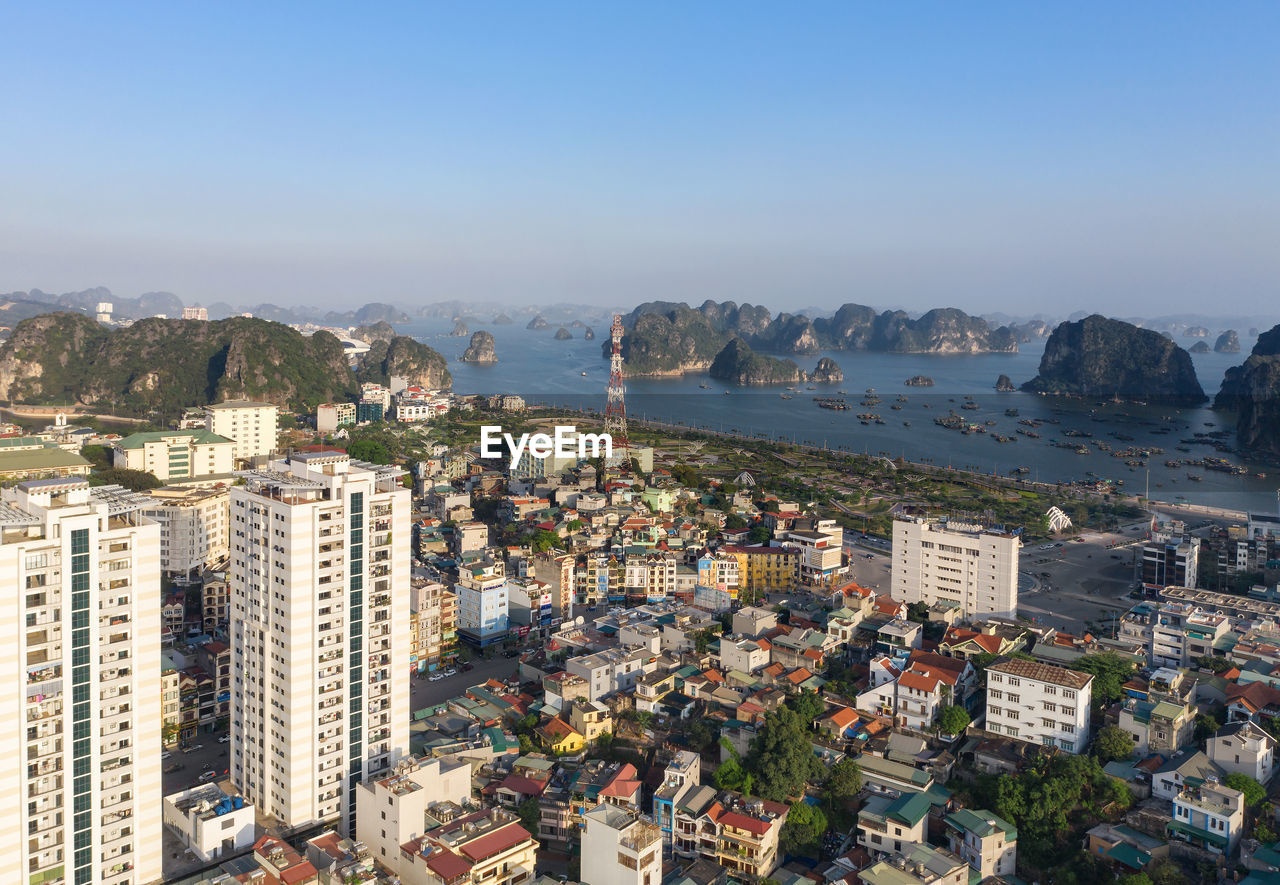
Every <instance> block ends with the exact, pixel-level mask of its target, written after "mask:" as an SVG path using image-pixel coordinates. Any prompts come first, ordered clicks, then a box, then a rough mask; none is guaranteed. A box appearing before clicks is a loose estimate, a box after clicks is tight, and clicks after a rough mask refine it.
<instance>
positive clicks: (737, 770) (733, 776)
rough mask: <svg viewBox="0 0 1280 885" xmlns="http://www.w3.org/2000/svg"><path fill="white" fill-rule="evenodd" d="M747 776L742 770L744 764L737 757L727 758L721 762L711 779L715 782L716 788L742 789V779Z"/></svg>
mask: <svg viewBox="0 0 1280 885" xmlns="http://www.w3.org/2000/svg"><path fill="white" fill-rule="evenodd" d="M746 776H747V773H746V772H745V771H743V770H742V764H741V763H740V762H738V760H737V759H726V760H725V761H724V762H721V763H720V767H719V768H717V769H716V770H715V773H714V774H712V775H711V779H712V780H713V781H714V782H715V785H716V789H719V790H741V789H742V779H743V778H744V777H746Z"/></svg>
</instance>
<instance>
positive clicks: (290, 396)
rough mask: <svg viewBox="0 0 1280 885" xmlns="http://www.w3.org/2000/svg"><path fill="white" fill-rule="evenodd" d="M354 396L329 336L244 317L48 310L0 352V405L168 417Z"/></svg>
mask: <svg viewBox="0 0 1280 885" xmlns="http://www.w3.org/2000/svg"><path fill="white" fill-rule="evenodd" d="M356 392H357V385H356V381H355V377H354V375H353V374H352V371H351V368H350V366H349V365H348V364H347V357H346V354H345V352H344V350H343V347H342V344H341V343H340V342H339V341H338V339H337V338H335V337H334V336H333V335H330V334H329V333H327V332H317V333H316V334H315V335H312V336H311V337H306V336H304V335H302V334H301V333H300V332H297V331H295V330H293V329H291V328H289V327H288V326H282V325H280V324H278V323H271V322H268V321H266V320H259V319H249V318H245V317H236V318H232V319H227V320H218V321H213V322H208V323H192V322H184V321H183V320H171V319H155V318H150V319H144V320H139V321H138V322H136V323H134V324H133V325H132V326H129V327H127V328H114V329H108V328H106V327H104V326H101V325H99V324H98V323H97V322H96V321H95V320H93V319H92V318H90V317H87V316H84V315H83V314H77V313H50V314H43V315H41V316H37V317H33V318H31V319H27V320H23V321H22V322H21V323H19V324H18V326H17V327H16V328H15V329H14V330H13V334H12V335H11V336H10V337H9V339H8V340H7V341H6V342H5V343H4V345H3V347H0V399H4V400H9V401H14V402H28V403H78V404H85V405H97V406H102V407H106V408H107V409H109V410H111V411H114V412H116V413H117V414H124V415H137V416H157V417H167V416H170V415H173V414H176V413H177V412H179V411H180V410H181V409H183V408H185V407H187V406H192V405H204V404H206V403H211V402H219V401H221V400H224V399H237V398H248V399H258V400H265V401H267V402H273V403H276V404H277V405H280V406H284V407H293V408H303V407H306V408H312V407H314V406H315V405H316V404H317V403H320V402H324V401H326V400H331V399H335V398H339V397H346V396H351V395H353V394H355V393H356Z"/></svg>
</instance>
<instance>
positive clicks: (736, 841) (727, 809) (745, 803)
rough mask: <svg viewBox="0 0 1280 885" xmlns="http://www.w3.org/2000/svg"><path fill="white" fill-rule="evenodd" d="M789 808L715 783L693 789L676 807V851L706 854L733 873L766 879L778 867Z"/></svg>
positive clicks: (709, 858)
mask: <svg viewBox="0 0 1280 885" xmlns="http://www.w3.org/2000/svg"><path fill="white" fill-rule="evenodd" d="M789 811H790V808H789V807H788V806H786V805H783V804H782V803H779V802H771V801H769V800H767V799H758V798H756V797H754V796H743V795H742V794H740V793H734V792H730V791H724V792H721V793H719V794H718V795H717V793H716V791H715V790H713V789H711V788H710V787H702V788H698V789H696V790H693V791H692V792H690V794H689V795H688V796H687V797H686V799H685V800H684V802H683V803H677V805H676V810H675V827H674V829H675V842H674V846H673V848H674V851H675V853H676V854H677V855H679V856H681V857H695V856H700V857H705V858H706V859H708V860H711V861H714V862H715V863H718V864H720V865H721V866H722V867H725V868H726V869H728V870H729V874H730V875H731V876H735V877H736V876H737V875H738V874H743V875H744V876H747V877H755V878H764V877H766V876H768V875H769V874H770V873H772V872H773V871H774V870H775V869H776V868H777V867H778V863H779V860H780V858H779V857H778V839H779V836H780V835H781V833H782V827H783V824H785V823H786V820H787V813H788V812H789Z"/></svg>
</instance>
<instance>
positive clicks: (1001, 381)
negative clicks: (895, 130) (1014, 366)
mask: <svg viewBox="0 0 1280 885" xmlns="http://www.w3.org/2000/svg"><path fill="white" fill-rule="evenodd" d="M1017 389H1018V388H1016V387H1014V386H1013V379H1012V378H1010V377H1009V376H1008V375H1001V376H1000V377H999V378H997V379H996V392H997V393H1013V392H1014V391H1015V390H1017Z"/></svg>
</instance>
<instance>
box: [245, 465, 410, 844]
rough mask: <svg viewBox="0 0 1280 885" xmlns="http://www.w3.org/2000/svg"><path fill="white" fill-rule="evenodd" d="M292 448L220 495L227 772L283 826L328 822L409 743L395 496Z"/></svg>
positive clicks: (387, 477)
mask: <svg viewBox="0 0 1280 885" xmlns="http://www.w3.org/2000/svg"><path fill="white" fill-rule="evenodd" d="M402 473H403V471H401V470H400V469H399V468H395V467H378V466H375V465H372V464H365V463H363V462H359V461H351V460H350V459H349V458H348V457H347V455H346V454H345V453H343V452H332V451H330V452H311V453H306V454H295V455H293V456H291V458H290V459H288V460H282V461H273V462H271V463H270V464H269V465H268V468H267V469H264V470H256V471H246V472H245V473H243V474H241V475H242V476H243V478H244V480H245V484H244V485H242V486H235V487H233V488H232V490H231V523H230V528H231V531H230V538H231V557H230V562H231V565H230V569H229V571H228V581H229V582H230V584H231V613H230V624H231V648H232V663H233V671H234V673H235V679H234V682H233V683H232V691H231V700H232V710H231V774H232V780H233V781H234V782H235V783H236V785H237V786H238V787H240V789H241V790H242V791H243V792H244V794H245V796H246V798H248V799H249V801H251V802H253V803H254V804H255V805H257V806H258V808H260V809H261V810H262V811H263V812H265V813H267V814H271V815H274V816H275V817H277V818H279V819H280V821H281V822H282V823H283V824H284V825H285V826H297V825H299V824H304V823H308V822H311V821H327V820H332V819H334V818H338V817H341V818H342V827H343V828H344V830H345V832H346V833H348V834H353V833H354V832H355V827H354V818H355V810H356V790H355V787H356V785H357V784H359V783H360V782H361V781H364V780H365V779H367V778H370V777H375V776H377V775H380V774H381V773H382V772H384V771H385V770H387V769H388V768H389V767H390V766H392V765H394V764H395V763H396V762H397V761H398V760H399V759H400V758H401V757H402V756H404V755H405V754H406V753H407V752H408V746H409V733H408V729H409V646H410V635H409V620H410V619H409V534H410V532H409V525H410V519H409V511H410V500H409V491H408V490H407V489H405V488H403V487H402V486H401V485H400V482H399V476H400V475H401V474H402Z"/></svg>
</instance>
